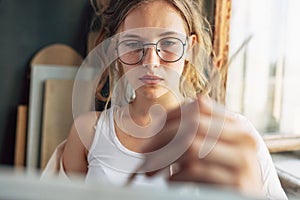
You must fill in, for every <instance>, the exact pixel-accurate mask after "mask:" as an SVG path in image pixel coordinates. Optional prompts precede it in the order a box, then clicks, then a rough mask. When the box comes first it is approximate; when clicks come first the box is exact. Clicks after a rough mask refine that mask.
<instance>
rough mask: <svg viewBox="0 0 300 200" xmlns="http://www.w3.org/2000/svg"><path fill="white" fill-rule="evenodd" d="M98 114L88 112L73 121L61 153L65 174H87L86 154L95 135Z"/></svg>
mask: <svg viewBox="0 0 300 200" xmlns="http://www.w3.org/2000/svg"><path fill="white" fill-rule="evenodd" d="M99 116H100V112H88V113H85V114H82V115H80V116H79V117H77V118H76V119H75V120H74V123H73V125H72V127H71V129H70V133H69V136H68V138H67V143H66V146H65V149H64V152H63V166H64V170H65V171H66V173H67V174H68V173H86V172H87V165H88V163H87V152H88V150H89V148H90V146H91V145H92V142H93V139H94V135H95V128H94V127H95V125H96V123H97V121H98V118H99Z"/></svg>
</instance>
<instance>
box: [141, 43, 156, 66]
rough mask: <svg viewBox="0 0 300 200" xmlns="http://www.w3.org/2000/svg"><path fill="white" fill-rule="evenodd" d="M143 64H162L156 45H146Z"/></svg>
mask: <svg viewBox="0 0 300 200" xmlns="http://www.w3.org/2000/svg"><path fill="white" fill-rule="evenodd" d="M143 65H145V66H152V67H158V66H159V65H160V57H159V56H158V55H157V53H156V49H155V46H147V47H145V53H144V59H143Z"/></svg>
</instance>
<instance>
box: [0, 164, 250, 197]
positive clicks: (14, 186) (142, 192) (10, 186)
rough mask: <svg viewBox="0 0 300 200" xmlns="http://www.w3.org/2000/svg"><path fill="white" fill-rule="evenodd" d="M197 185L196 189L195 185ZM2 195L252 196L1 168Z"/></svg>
mask: <svg viewBox="0 0 300 200" xmlns="http://www.w3.org/2000/svg"><path fill="white" fill-rule="evenodd" d="M196 187H197V189H195V188H196ZM0 199H14V200H19V199H20V200H21V199H22V200H26V199H30V200H36V199H43V200H47V199H52V200H56V199H62V200H67V199H71V200H77V199H78V200H79V199H80V200H92V199H97V200H99V199H105V200H106V199H111V200H114V199H118V200H119V199H122V200H127V199H128V200H132V199H146V200H147V199H149V200H150V199H151V200H153V199H163V200H168V199H172V200H177V199H184V200H189V199H197V200H201V199H212V200H213V199H222V200H224V199H230V200H241V199H246V200H247V199H249V198H246V197H243V196H241V195H238V194H235V193H233V192H232V191H229V190H221V189H218V188H215V187H208V186H204V185H197V186H195V185H194V186H193V187H191V186H190V187H187V186H185V187H184V188H183V189H182V187H179V186H178V187H175V186H174V187H170V188H169V189H164V190H163V189H157V188H156V189H154V188H151V187H147V188H145V187H139V188H138V187H135V188H124V187H116V186H113V185H105V184H83V180H80V179H75V180H74V181H72V182H70V181H66V180H60V179H58V178H57V179H52V180H49V181H40V180H39V177H38V175H37V174H34V173H31V174H29V173H27V174H23V173H12V172H7V171H1V170H0Z"/></svg>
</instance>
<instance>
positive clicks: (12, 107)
mask: <svg viewBox="0 0 300 200" xmlns="http://www.w3.org/2000/svg"><path fill="white" fill-rule="evenodd" d="M88 2H89V1H88V0H51V1H46V0H0V164H1V165H3V164H5V165H12V164H13V159H14V142H15V130H16V128H15V126H16V114H17V106H18V105H19V104H28V93H29V91H28V88H29V73H30V72H29V69H30V66H29V62H30V60H31V58H32V56H33V55H34V54H35V53H36V52H37V51H38V50H39V49H41V48H42V47H44V46H46V45H49V44H52V43H65V44H68V45H70V46H72V47H73V48H75V49H76V50H77V51H78V52H80V53H81V54H82V55H83V56H84V54H85V50H86V47H85V44H86V33H87V30H88V21H89V20H88V19H89V14H88V13H89V11H90V7H89V4H88Z"/></svg>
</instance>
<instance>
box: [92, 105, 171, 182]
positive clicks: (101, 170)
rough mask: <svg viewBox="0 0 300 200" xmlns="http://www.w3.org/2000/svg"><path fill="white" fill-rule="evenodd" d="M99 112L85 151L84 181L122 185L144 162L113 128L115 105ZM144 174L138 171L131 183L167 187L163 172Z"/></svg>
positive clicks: (139, 154) (141, 155)
mask: <svg viewBox="0 0 300 200" xmlns="http://www.w3.org/2000/svg"><path fill="white" fill-rule="evenodd" d="M106 112H107V113H106V114H105V113H102V114H101V116H100V118H99V121H98V123H97V127H96V131H95V136H94V140H93V143H92V146H91V148H90V151H89V154H88V172H87V175H86V182H90V181H93V182H94V181H96V182H105V183H107V182H108V183H112V184H115V185H119V186H122V185H124V184H125V183H126V182H127V180H128V177H129V176H130V175H131V173H132V172H134V171H135V170H136V169H137V167H138V166H140V165H141V164H142V162H143V159H144V157H143V154H141V153H137V152H133V151H131V150H129V149H127V148H126V147H125V146H123V145H122V144H121V142H120V141H119V139H118V137H117V135H116V132H115V128H114V109H113V108H111V109H108V110H107V111H106ZM164 173H169V172H168V171H164V172H163V173H161V175H160V176H155V177H154V178H147V177H146V176H145V175H143V174H139V175H137V177H136V178H135V180H134V181H133V185H147V186H158V187H162V186H163V187H166V186H167V181H166V179H165V177H164V176H163V174H164Z"/></svg>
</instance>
